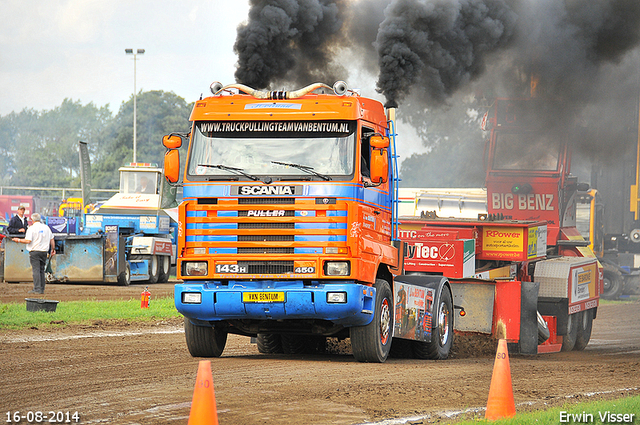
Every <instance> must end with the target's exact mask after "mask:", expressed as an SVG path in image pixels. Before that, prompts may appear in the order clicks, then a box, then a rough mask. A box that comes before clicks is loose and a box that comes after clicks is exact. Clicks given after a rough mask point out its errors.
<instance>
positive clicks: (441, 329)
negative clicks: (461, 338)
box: [413, 288, 453, 360]
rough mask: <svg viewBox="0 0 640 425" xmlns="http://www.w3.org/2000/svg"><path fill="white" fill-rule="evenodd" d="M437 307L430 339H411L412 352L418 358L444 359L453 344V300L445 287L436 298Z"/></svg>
mask: <svg viewBox="0 0 640 425" xmlns="http://www.w3.org/2000/svg"><path fill="white" fill-rule="evenodd" d="M438 300H439V301H438V309H437V311H436V314H435V317H434V324H435V325H436V327H435V328H434V329H433V330H432V332H431V341H429V342H422V341H413V354H414V356H416V358H418V359H431V360H445V359H446V358H447V357H449V353H450V352H451V346H452V345H453V301H452V300H451V293H450V292H449V290H448V289H447V288H443V289H442V293H441V294H440V297H439V298H438Z"/></svg>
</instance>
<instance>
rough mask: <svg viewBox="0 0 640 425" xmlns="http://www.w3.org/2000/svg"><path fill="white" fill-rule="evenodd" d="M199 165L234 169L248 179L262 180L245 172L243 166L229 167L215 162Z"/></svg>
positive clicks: (226, 169) (199, 165) (233, 170)
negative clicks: (213, 163)
mask: <svg viewBox="0 0 640 425" xmlns="http://www.w3.org/2000/svg"><path fill="white" fill-rule="evenodd" d="M198 167H209V168H217V169H219V170H224V171H232V172H234V173H238V174H242V175H243V176H245V177H246V178H248V179H251V180H253V181H257V180H260V179H259V178H257V177H256V176H252V175H251V174H247V173H245V172H244V170H243V169H242V168H236V167H229V166H226V165H221V164H215V165H210V164H198Z"/></svg>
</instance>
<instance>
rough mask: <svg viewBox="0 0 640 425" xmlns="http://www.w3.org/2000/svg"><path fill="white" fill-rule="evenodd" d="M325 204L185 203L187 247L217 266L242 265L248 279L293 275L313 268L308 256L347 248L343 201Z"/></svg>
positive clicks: (279, 200)
mask: <svg viewBox="0 0 640 425" xmlns="http://www.w3.org/2000/svg"><path fill="white" fill-rule="evenodd" d="M212 199H213V198H212ZM324 199H325V198H322V200H323V202H322V203H318V202H317V199H316V198H315V197H308V198H304V197H287V198H285V197H269V198H260V197H250V198H234V197H229V198H217V202H216V203H214V202H212V201H211V199H206V200H205V201H204V202H189V203H188V204H187V205H186V206H185V209H186V226H185V227H186V228H185V235H184V241H185V248H186V249H187V252H191V253H195V252H198V253H199V254H198V255H200V254H201V253H203V252H206V253H208V254H210V255H213V256H214V261H216V262H218V261H220V262H221V263H220V264H231V263H233V262H237V263H236V264H238V265H245V266H246V270H247V272H246V273H248V274H260V275H263V276H264V275H269V274H285V273H295V270H296V268H297V267H302V268H306V267H311V266H310V264H315V258H314V257H311V256H317V255H319V254H320V255H322V254H324V253H325V252H326V248H327V247H344V246H346V244H347V238H348V229H347V220H348V217H347V216H348V212H347V202H346V201H337V202H335V203H334V202H331V200H329V201H328V202H324ZM327 199H329V198H327ZM333 199H335V198H333ZM203 248H204V251H203V250H202V249H203ZM196 249H197V251H195V250H196ZM194 255H195V254H194ZM294 261H295V266H294ZM300 264H304V265H303V266H301V265H300Z"/></svg>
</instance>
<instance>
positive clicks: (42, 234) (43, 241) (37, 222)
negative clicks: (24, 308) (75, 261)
mask: <svg viewBox="0 0 640 425" xmlns="http://www.w3.org/2000/svg"><path fill="white" fill-rule="evenodd" d="M41 220H42V218H41V217H40V214H38V213H34V214H31V221H33V224H32V225H31V226H29V228H28V229H27V233H26V234H25V236H24V239H21V238H13V239H12V240H13V241H14V242H18V243H24V244H27V251H29V262H30V263H31V269H32V271H33V291H29V293H30V294H44V285H45V283H46V281H45V276H44V268H45V266H46V264H47V256H48V254H49V250H51V255H55V254H56V244H55V240H54V239H53V232H51V229H49V226H47V225H46V224H43V223H42V221H41Z"/></svg>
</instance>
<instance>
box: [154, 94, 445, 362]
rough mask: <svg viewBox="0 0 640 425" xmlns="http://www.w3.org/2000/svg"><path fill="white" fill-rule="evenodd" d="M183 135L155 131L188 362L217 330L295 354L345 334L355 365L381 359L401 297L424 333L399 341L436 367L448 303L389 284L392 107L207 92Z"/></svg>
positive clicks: (414, 280) (393, 260)
mask: <svg viewBox="0 0 640 425" xmlns="http://www.w3.org/2000/svg"><path fill="white" fill-rule="evenodd" d="M211 89H212V93H213V95H212V96H210V97H207V98H204V99H201V100H198V101H197V102H196V103H195V106H194V109H193V112H192V114H191V117H190V121H191V122H192V127H191V131H190V133H189V134H188V135H185V134H170V135H168V136H165V138H164V139H163V144H164V146H165V147H166V148H167V152H166V154H165V166H164V167H165V173H166V178H167V179H168V181H169V182H174V183H175V182H178V181H179V180H180V176H179V169H180V158H179V153H178V150H177V149H178V148H179V147H180V146H181V143H182V139H183V138H188V140H189V148H188V154H187V158H186V165H185V168H184V174H183V179H182V184H183V202H182V204H181V205H180V206H179V221H180V222H179V232H178V263H177V274H178V278H179V279H182V280H183V282H184V283H181V284H178V285H176V286H175V304H176V307H177V309H178V311H179V312H180V313H182V314H183V315H184V316H185V334H186V341H187V346H188V348H189V351H190V353H191V354H192V355H193V356H220V355H221V354H222V352H223V349H224V346H225V344H226V339H227V335H228V334H229V333H231V334H240V335H246V336H250V337H255V338H256V340H257V345H258V349H259V350H260V352H262V353H278V352H284V353H302V352H305V351H315V350H318V349H321V348H322V347H323V346H324V342H325V341H326V338H327V337H337V338H350V339H351V346H352V350H353V354H354V356H355V358H356V359H357V360H359V361H368V362H384V361H385V360H386V358H387V356H388V355H389V351H390V348H391V341H392V338H393V337H394V334H393V332H394V328H393V323H394V317H393V314H394V292H393V291H397V290H399V289H400V288H402V289H403V290H404V291H406V292H407V293H411V294H413V295H414V296H413V297H411V298H410V299H411V300H412V302H413V304H414V305H413V308H411V309H407V312H409V311H410V312H411V314H412V315H413V316H416V314H417V315H418V316H419V317H420V318H421V319H422V322H423V323H429V327H428V329H421V331H420V332H417V331H416V332H414V333H413V334H411V335H409V334H407V335H404V336H403V338H404V339H407V340H409V343H410V344H414V345H416V349H415V351H416V356H418V357H423V358H446V357H447V356H448V354H449V350H450V348H451V344H452V341H453V340H452V337H453V311H454V310H453V304H452V299H453V297H452V294H451V289H450V287H449V283H448V280H447V279H446V278H445V277H443V276H402V269H403V258H404V255H403V249H402V247H403V246H404V244H403V243H402V242H401V241H399V240H398V239H396V238H395V235H396V234H397V225H398V223H397V220H396V216H395V213H394V206H395V204H394V199H396V198H397V197H396V195H395V194H396V191H397V182H398V179H397V167H396V162H395V154H394V153H393V152H394V136H395V134H394V130H393V129H394V116H393V113H394V110H393V109H390V110H389V111H386V112H388V113H389V115H387V113H386V112H385V108H384V107H383V105H382V104H381V103H380V102H378V101H376V100H372V99H368V98H365V97H361V96H360V95H359V94H358V93H356V92H355V91H353V90H350V89H349V88H348V87H347V86H346V84H345V83H343V82H337V83H336V84H334V86H333V87H329V86H327V85H326V84H322V83H316V84H313V85H310V86H307V87H305V88H303V89H300V90H297V91H283V92H265V91H258V90H254V89H252V88H250V87H247V86H244V85H240V84H232V85H228V86H225V87H223V86H222V85H221V84H218V83H214V84H213V85H212V87H211Z"/></svg>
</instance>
